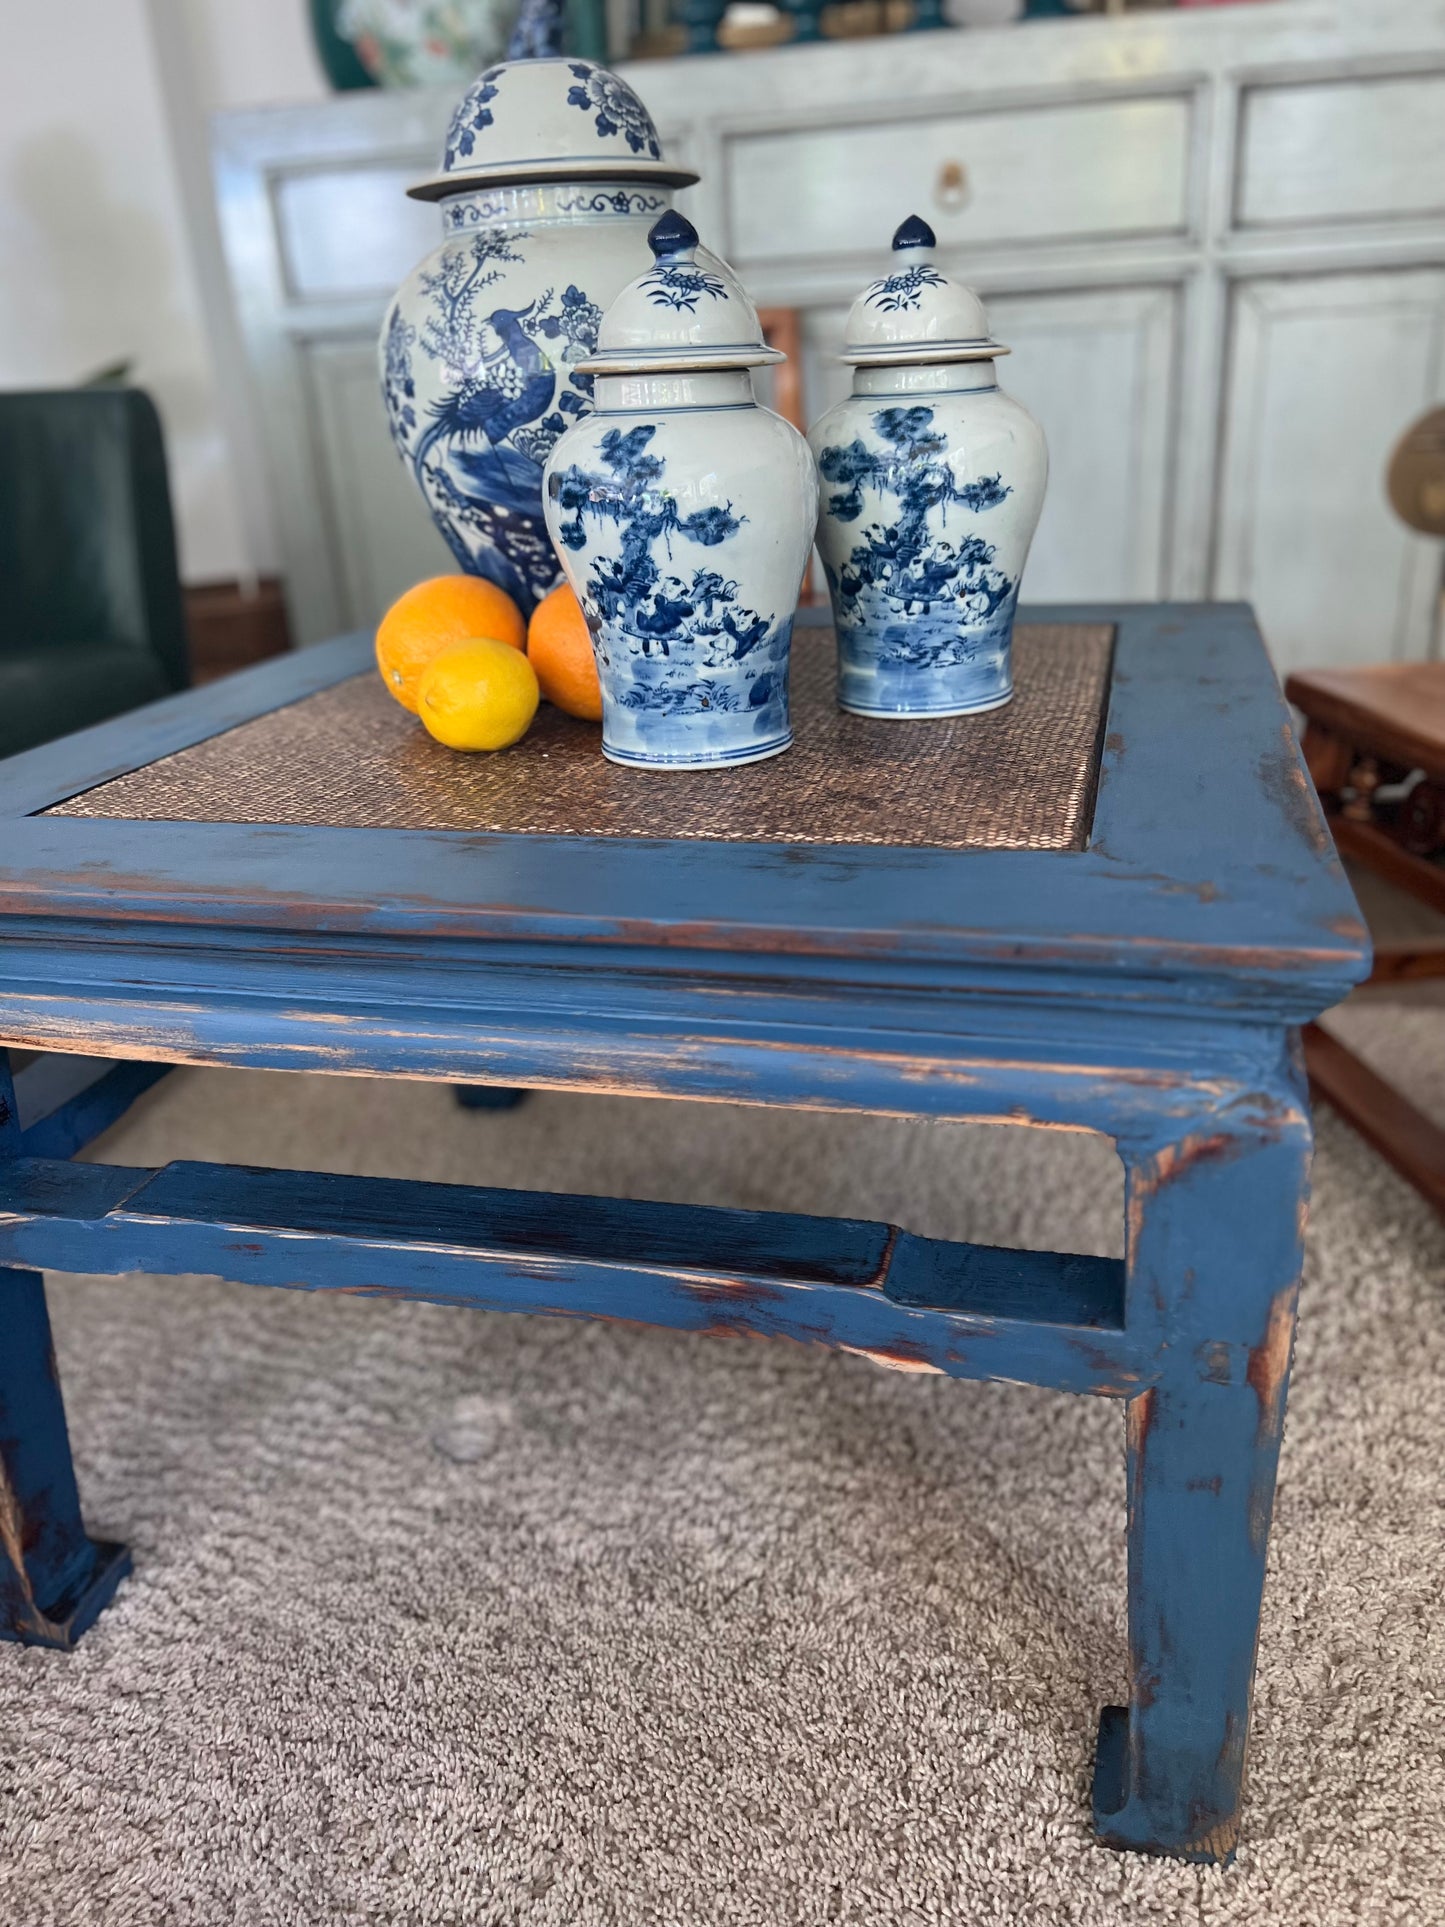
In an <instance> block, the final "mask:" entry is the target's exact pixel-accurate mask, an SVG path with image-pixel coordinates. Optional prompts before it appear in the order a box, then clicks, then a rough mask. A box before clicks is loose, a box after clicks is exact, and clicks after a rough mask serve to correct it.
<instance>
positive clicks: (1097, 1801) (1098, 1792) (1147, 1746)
mask: <svg viewBox="0 0 1445 1927" xmlns="http://www.w3.org/2000/svg"><path fill="white" fill-rule="evenodd" d="M1239 1110H1240V1111H1242V1112H1243V1113H1244V1114H1243V1115H1237V1114H1236V1115H1232V1116H1225V1117H1214V1118H1208V1119H1205V1120H1203V1121H1202V1123H1201V1126H1200V1129H1199V1132H1198V1134H1197V1135H1194V1136H1191V1137H1189V1138H1187V1139H1185V1140H1183V1141H1182V1142H1180V1143H1178V1144H1175V1145H1172V1146H1170V1147H1169V1148H1167V1149H1166V1150H1163V1151H1161V1152H1157V1153H1154V1154H1152V1155H1150V1156H1147V1157H1143V1158H1140V1159H1137V1160H1135V1161H1132V1162H1131V1164H1130V1169H1129V1241H1130V1252H1129V1293H1130V1309H1129V1315H1130V1318H1131V1320H1132V1319H1134V1318H1135V1317H1137V1318H1138V1319H1139V1320H1140V1321H1141V1322H1148V1323H1151V1324H1152V1325H1153V1326H1154V1327H1155V1328H1156V1330H1157V1335H1158V1339H1159V1343H1160V1347H1161V1350H1160V1357H1161V1360H1162V1373H1161V1376H1160V1378H1159V1380H1158V1382H1157V1384H1155V1385H1154V1386H1152V1387H1151V1388H1150V1389H1149V1390H1148V1391H1146V1392H1144V1393H1143V1394H1142V1395H1141V1396H1139V1397H1137V1398H1135V1399H1133V1400H1131V1401H1130V1403H1129V1405H1128V1407H1127V1431H1128V1480H1129V1525H1128V1532H1129V1705H1128V1707H1127V1708H1125V1707H1108V1708H1106V1709H1105V1711H1104V1716H1103V1720H1102V1722H1101V1725H1100V1729H1099V1750H1098V1759H1097V1764H1096V1767H1095V1775H1094V1822H1095V1826H1096V1828H1097V1830H1098V1833H1099V1837H1100V1839H1101V1840H1103V1841H1104V1842H1105V1843H1106V1844H1107V1845H1109V1846H1114V1847H1132V1848H1135V1849H1139V1850H1143V1851H1145V1852H1153V1853H1165V1854H1174V1855H1178V1856H1180V1857H1182V1858H1184V1859H1188V1860H1217V1861H1224V1862H1227V1861H1228V1860H1230V1859H1231V1858H1232V1856H1233V1853H1234V1847H1235V1841H1236V1839H1237V1837H1238V1831H1239V1807H1240V1797H1241V1783H1242V1778H1243V1772H1244V1755H1245V1744H1246V1741H1247V1738H1248V1732H1249V1712H1250V1700H1251V1695H1252V1691H1253V1682H1254V1656H1255V1643H1256V1639H1257V1635H1258V1630H1259V1611H1260V1599H1261V1593H1262V1589H1263V1584H1264V1570H1265V1553H1266V1549H1267V1545H1268V1539H1269V1525H1270V1513H1271V1509H1272V1505H1273V1499H1274V1481H1275V1468H1276V1465H1277V1462H1278V1458H1279V1445H1280V1435H1281V1431H1282V1428H1283V1423H1284V1406H1285V1393H1286V1387H1287V1381H1288V1377H1289V1365H1290V1354H1291V1349H1292V1346H1293V1342H1294V1320H1295V1298H1296V1294H1297V1290H1298V1283H1299V1272H1300V1264H1301V1257H1302V1237H1303V1227H1304V1202H1305V1197H1306V1187H1307V1182H1308V1169H1309V1151H1310V1133H1309V1120H1308V1112H1307V1109H1306V1107H1305V1101H1304V1098H1303V1094H1302V1093H1301V1092H1300V1091H1299V1090H1298V1088H1297V1087H1296V1086H1295V1085H1294V1084H1293V1083H1290V1084H1288V1085H1287V1086H1286V1087H1285V1088H1282V1089H1281V1090H1279V1091H1276V1092H1272V1093H1262V1094H1260V1095H1259V1097H1258V1098H1257V1099H1254V1100H1252V1101H1251V1103H1250V1105H1249V1107H1248V1109H1247V1110H1245V1107H1242V1106H1241V1107H1239Z"/></svg>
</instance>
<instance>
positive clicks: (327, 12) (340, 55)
mask: <svg viewBox="0 0 1445 1927" xmlns="http://www.w3.org/2000/svg"><path fill="white" fill-rule="evenodd" d="M339 4H340V0H311V38H312V39H313V40H314V41H315V43H316V54H317V58H318V59H319V60H320V62H321V65H322V66H323V67H324V68H325V69H326V78H327V79H328V80H329V81H330V82H331V84H332V86H333V87H334V88H335V89H336V90H337V92H338V93H343V94H344V93H351V92H353V91H354V90H356V89H358V88H362V87H374V86H375V85H376V82H375V81H374V80H373V79H372V77H371V75H370V74H369V73H368V72H367V71H366V69H365V67H363V66H362V64H361V62H360V60H359V59H358V58H357V55H356V49H355V47H353V46H352V44H351V42H350V41H349V40H343V39H342V37H341V35H340V34H339V33H338V32H337V31H336V10H337V7H338V5H339Z"/></svg>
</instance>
